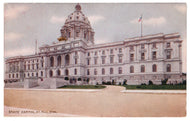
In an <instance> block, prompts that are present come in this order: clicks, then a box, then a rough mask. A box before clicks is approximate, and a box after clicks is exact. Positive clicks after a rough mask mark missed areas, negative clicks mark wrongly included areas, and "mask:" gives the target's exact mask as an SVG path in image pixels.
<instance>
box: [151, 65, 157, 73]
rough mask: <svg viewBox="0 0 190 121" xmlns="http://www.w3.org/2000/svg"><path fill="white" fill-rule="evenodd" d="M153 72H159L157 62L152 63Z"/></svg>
mask: <svg viewBox="0 0 190 121" xmlns="http://www.w3.org/2000/svg"><path fill="white" fill-rule="evenodd" d="M152 72H157V66H156V64H154V65H152Z"/></svg>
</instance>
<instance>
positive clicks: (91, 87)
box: [59, 85, 106, 89]
mask: <svg viewBox="0 0 190 121" xmlns="http://www.w3.org/2000/svg"><path fill="white" fill-rule="evenodd" d="M105 87H106V86H104V85H65V86H62V87H59V89H103V88H105Z"/></svg>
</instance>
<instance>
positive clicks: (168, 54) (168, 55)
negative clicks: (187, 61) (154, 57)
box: [166, 51, 171, 59]
mask: <svg viewBox="0 0 190 121" xmlns="http://www.w3.org/2000/svg"><path fill="white" fill-rule="evenodd" d="M166 58H167V59H171V51H167V53H166Z"/></svg>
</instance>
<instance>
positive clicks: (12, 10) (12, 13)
mask: <svg viewBox="0 0 190 121" xmlns="http://www.w3.org/2000/svg"><path fill="white" fill-rule="evenodd" d="M5 7H6V8H5V20H10V19H15V18H17V17H18V16H19V15H20V14H22V13H24V12H26V11H27V10H28V9H29V7H28V6H26V5H17V6H12V5H9V4H6V6H5Z"/></svg>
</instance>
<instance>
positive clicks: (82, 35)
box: [58, 4, 94, 44]
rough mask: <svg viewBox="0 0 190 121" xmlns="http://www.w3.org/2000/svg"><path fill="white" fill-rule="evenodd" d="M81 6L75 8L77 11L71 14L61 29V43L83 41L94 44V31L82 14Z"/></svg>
mask: <svg viewBox="0 0 190 121" xmlns="http://www.w3.org/2000/svg"><path fill="white" fill-rule="evenodd" d="M81 10H82V8H81V6H80V4H77V5H76V6H75V11H74V12H73V13H71V14H70V15H69V16H68V18H67V19H66V21H65V24H64V26H63V27H62V28H61V30H60V32H61V36H60V37H59V38H58V40H59V41H67V40H78V39H80V40H83V41H85V42H86V43H87V44H88V43H92V44H93V43H94V30H93V29H92V27H91V25H90V22H89V20H88V18H87V17H86V16H85V15H84V14H83V13H82V11H81Z"/></svg>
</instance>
